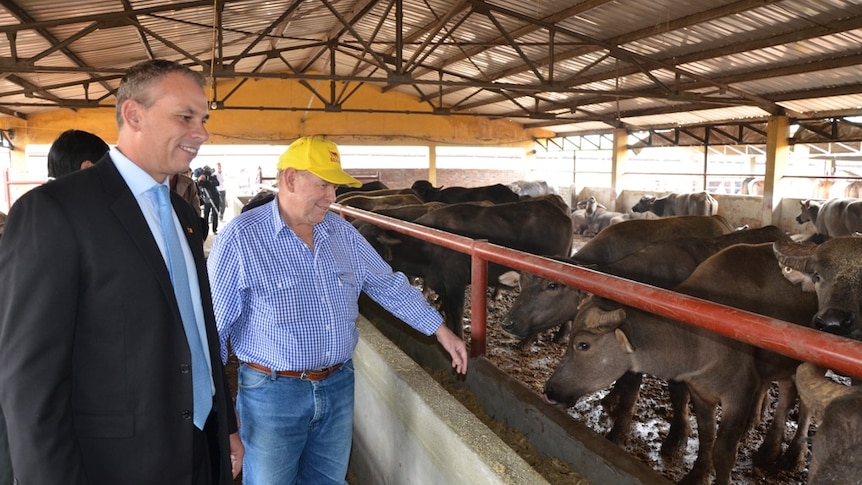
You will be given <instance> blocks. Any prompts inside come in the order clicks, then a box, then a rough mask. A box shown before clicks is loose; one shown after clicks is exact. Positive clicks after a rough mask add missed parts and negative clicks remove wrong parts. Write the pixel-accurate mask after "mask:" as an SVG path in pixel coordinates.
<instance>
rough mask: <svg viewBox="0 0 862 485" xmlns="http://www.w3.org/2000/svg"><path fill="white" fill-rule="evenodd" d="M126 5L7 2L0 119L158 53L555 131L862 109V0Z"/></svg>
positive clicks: (84, 97) (107, 83)
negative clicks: (376, 91)
mask: <svg viewBox="0 0 862 485" xmlns="http://www.w3.org/2000/svg"><path fill="white" fill-rule="evenodd" d="M128 4H129V6H130V8H129V9H124V8H123V6H122V3H121V2H118V1H116V0H80V1H77V2H56V1H54V0H17V1H16V3H15V4H8V5H6V6H0V31H2V35H0V67H2V72H0V116H20V117H26V116H27V114H29V113H33V112H37V111H43V110H46V109H56V108H58V107H86V106H108V105H111V104H112V103H113V90H114V89H116V86H117V83H118V81H119V78H120V77H121V76H122V74H123V72H124V70H125V69H126V68H128V67H129V66H131V65H133V64H134V63H136V62H139V61H142V60H145V59H147V58H150V57H164V58H168V59H174V60H177V61H180V62H183V63H187V64H189V65H192V66H195V68H196V69H200V70H203V71H205V73H206V74H207V75H209V74H212V75H213V77H214V78H215V79H216V80H221V79H230V78H237V77H239V78H251V77H260V76H266V75H273V76H274V75H286V76H287V77H292V78H295V79H307V80H323V81H329V80H333V79H334V80H337V81H343V82H346V83H358V82H367V83H372V84H376V85H378V86H380V87H381V88H383V89H384V90H389V89H394V90H398V91H402V92H404V93H406V94H408V95H411V96H417V97H419V98H421V99H422V100H423V101H427V103H426V104H427V105H428V106H429V110H430V109H431V107H432V106H436V107H438V108H442V109H440V110H439V111H440V112H441V113H446V112H448V115H450V116H451V115H458V114H470V115H476V114H479V115H486V116H492V117H495V118H499V117H504V118H509V119H511V120H513V121H516V122H519V123H522V124H523V125H524V126H525V127H527V128H531V127H536V128H544V129H546V130H550V131H553V132H556V133H560V134H577V133H587V132H596V131H597V130H599V131H601V130H606V131H608V130H611V129H613V128H616V127H627V128H629V129H632V130H636V129H647V128H650V127H658V126H661V127H667V126H673V125H689V124H703V123H716V124H720V123H727V122H731V121H733V120H753V119H763V118H765V117H767V116H770V115H777V114H787V115H789V116H791V117H795V118H806V117H821V118H828V117H832V116H849V115H852V114H857V115H859V114H862V108H860V106H862V101H860V98H862V82H860V79H862V52H860V50H859V46H860V45H862V0H736V1H723V0H689V1H686V2H678V1H675V0H655V1H651V2H642V1H640V0H542V1H538V0H537V1H530V2H523V1H517V0H493V1H487V0H486V1H483V0H424V1H423V0H403V2H402V8H403V10H402V17H401V18H400V19H399V18H398V16H397V14H396V11H397V10H396V4H395V3H390V2H362V1H357V0H345V1H339V2H331V1H324V0H304V1H298V0H273V1H256V0H255V1H253V0H225V1H224V2H212V1H204V0H201V1H194V0H187V1H183V2H180V1H173V2H165V1H161V0H152V1H140V0H130V1H129V2H128ZM222 4H223V8H222V11H221V12H216V11H215V10H214V8H215V6H214V5H222ZM15 6H17V9H16V8H15ZM399 34H400V37H399ZM10 39H11V41H10ZM399 42H400V43H401V50H400V51H399V50H398V46H399ZM330 47H331V48H333V49H334V51H335V56H334V57H333V56H332V55H331V51H330V50H329V49H330ZM333 63H334V64H333ZM333 67H334V72H335V74H334V75H332V74H330V73H331V71H332V68H333ZM318 94H319V96H321V97H322V98H323V99H327V98H328V96H329V94H328V93H327V92H320V93H318ZM225 96H229V94H225ZM441 100H442V101H441ZM217 101H219V103H220V104H221V105H223V106H224V109H226V110H230V109H232V107H231V99H230V98H229V97H228V98H222V99H219V100H217ZM330 102H331V104H332V105H338V106H339V107H340V108H341V110H342V112H345V111H347V112H349V111H350V109H351V108H352V106H351V105H350V103H351V100H350V99H346V100H338V99H333V100H330ZM342 103H343V104H342ZM262 104H264V108H265V107H266V106H265V103H262ZM273 108H279V109H283V108H285V107H284V106H273ZM302 108H303V109H306V108H307V107H306V106H302ZM311 109H315V108H314V107H312V108H311ZM319 109H321V110H322V109H323V107H322V104H321V106H320V108H319ZM357 109H361V110H362V111H363V112H367V110H368V108H367V107H365V106H363V107H357Z"/></svg>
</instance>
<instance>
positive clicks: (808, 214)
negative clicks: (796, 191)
mask: <svg viewBox="0 0 862 485" xmlns="http://www.w3.org/2000/svg"><path fill="white" fill-rule="evenodd" d="M799 204H800V208H799V215H797V216H796V222H798V223H799V224H805V223H806V222H810V223H811V224H813V225H814V228H815V230H816V231H817V233H818V234H822V235H824V236H828V237H842V236H852V235H853V234H854V233H857V232H862V200H860V199H850V198H841V199H829V200H827V201H825V202H817V201H812V200H803V201H801V202H800V203H799Z"/></svg>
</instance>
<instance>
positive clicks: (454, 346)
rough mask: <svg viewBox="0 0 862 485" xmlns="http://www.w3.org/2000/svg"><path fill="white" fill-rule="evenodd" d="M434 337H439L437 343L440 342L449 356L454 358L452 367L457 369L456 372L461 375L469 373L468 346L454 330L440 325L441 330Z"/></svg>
mask: <svg viewBox="0 0 862 485" xmlns="http://www.w3.org/2000/svg"><path fill="white" fill-rule="evenodd" d="M434 335H436V336H437V341H438V342H440V345H442V346H443V348H444V349H446V352H449V355H450V356H452V367H454V368H455V372H457V373H459V374H466V373H467V344H465V343H464V341H463V340H461V339H460V338H458V336H457V335H455V333H454V332H452V330H450V329H449V327H447V326H446V325H445V324H442V325H440V328H438V329H437V331H436V332H434Z"/></svg>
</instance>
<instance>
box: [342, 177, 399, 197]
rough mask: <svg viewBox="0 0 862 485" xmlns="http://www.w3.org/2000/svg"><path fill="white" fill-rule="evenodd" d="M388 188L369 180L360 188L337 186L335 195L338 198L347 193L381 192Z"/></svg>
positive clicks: (383, 184) (379, 182)
mask: <svg viewBox="0 0 862 485" xmlns="http://www.w3.org/2000/svg"><path fill="white" fill-rule="evenodd" d="M388 188H389V186H387V185H386V184H385V183H383V182H381V181H379V180H371V181H368V182H364V183H363V184H362V186H361V187H351V186H349V185H339V186H338V187H336V188H335V195H336V196H339V195H342V194H346V193H348V192H368V191H371V190H382V189H388Z"/></svg>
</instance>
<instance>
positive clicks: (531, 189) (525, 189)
mask: <svg viewBox="0 0 862 485" xmlns="http://www.w3.org/2000/svg"><path fill="white" fill-rule="evenodd" d="M506 187H509V189H510V190H511V191H512V192H514V193H516V194H518V196H519V197H539V196H540V195H548V194H556V193H557V191H556V190H554V188H553V187H550V186H549V185H548V182H545V181H544V180H532V181H530V180H516V181H514V182H512V183H510V184H506Z"/></svg>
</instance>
